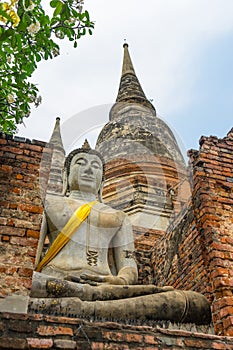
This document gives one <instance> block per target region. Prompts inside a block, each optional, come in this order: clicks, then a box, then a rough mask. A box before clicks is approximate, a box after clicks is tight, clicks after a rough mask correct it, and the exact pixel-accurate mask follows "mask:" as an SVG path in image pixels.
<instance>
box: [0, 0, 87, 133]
mask: <svg viewBox="0 0 233 350" xmlns="http://www.w3.org/2000/svg"><path fill="white" fill-rule="evenodd" d="M42 2H43V1H42V0H9V2H3V3H0V131H2V132H4V133H8V134H10V133H14V132H15V131H16V128H17V124H19V123H22V122H23V119H24V118H25V117H28V116H29V115H30V111H31V105H32V104H34V105H35V106H36V107H37V106H38V105H39V104H40V102H41V97H40V96H39V94H38V89H37V87H36V85H35V84H33V83H31V82H30V81H29V78H30V77H31V75H32V73H33V72H34V71H35V70H36V68H37V64H38V62H39V61H41V60H43V59H44V60H47V59H49V58H50V59H52V58H54V57H56V56H57V55H59V45H58V44H57V43H56V42H55V41H54V40H56V38H59V39H64V38H66V39H68V40H70V41H72V42H73V46H74V47H77V40H78V39H80V38H81V37H82V36H84V35H85V34H86V33H87V32H88V33H89V34H92V28H93V27H94V24H93V22H91V21H90V18H89V13H88V12H87V11H84V10H83V1H82V0H52V1H51V2H50V6H51V7H52V8H53V14H52V15H51V16H49V15H48V14H46V13H45V11H44V9H43V7H42V4H41V3H42Z"/></svg>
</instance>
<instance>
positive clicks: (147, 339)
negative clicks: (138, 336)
mask: <svg viewBox="0 0 233 350" xmlns="http://www.w3.org/2000/svg"><path fill="white" fill-rule="evenodd" d="M144 342H145V343H146V344H158V341H157V340H155V337H154V336H153V335H145V336H144Z"/></svg>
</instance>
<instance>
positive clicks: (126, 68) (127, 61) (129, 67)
mask: <svg viewBox="0 0 233 350" xmlns="http://www.w3.org/2000/svg"><path fill="white" fill-rule="evenodd" d="M128 47H129V45H128V44H127V43H124V45H123V48H124V60H123V65H122V73H121V76H123V75H125V74H127V73H131V74H134V75H136V74H135V71H134V68H133V64H132V61H131V58H130V55H129V50H128Z"/></svg>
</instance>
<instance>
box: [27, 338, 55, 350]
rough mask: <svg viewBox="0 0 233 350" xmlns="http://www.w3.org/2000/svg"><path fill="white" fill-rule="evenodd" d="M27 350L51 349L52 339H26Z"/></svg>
mask: <svg viewBox="0 0 233 350" xmlns="http://www.w3.org/2000/svg"><path fill="white" fill-rule="evenodd" d="M27 342H28V346H29V349H51V348H52V347H53V340H52V339H38V338H27Z"/></svg>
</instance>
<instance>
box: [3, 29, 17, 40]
mask: <svg viewBox="0 0 233 350" xmlns="http://www.w3.org/2000/svg"><path fill="white" fill-rule="evenodd" d="M13 33H14V30H13V29H11V28H10V29H7V30H6V31H5V32H3V33H2V34H1V36H0V41H3V40H6V39H8V38H10V37H11V36H12V34H13Z"/></svg>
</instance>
